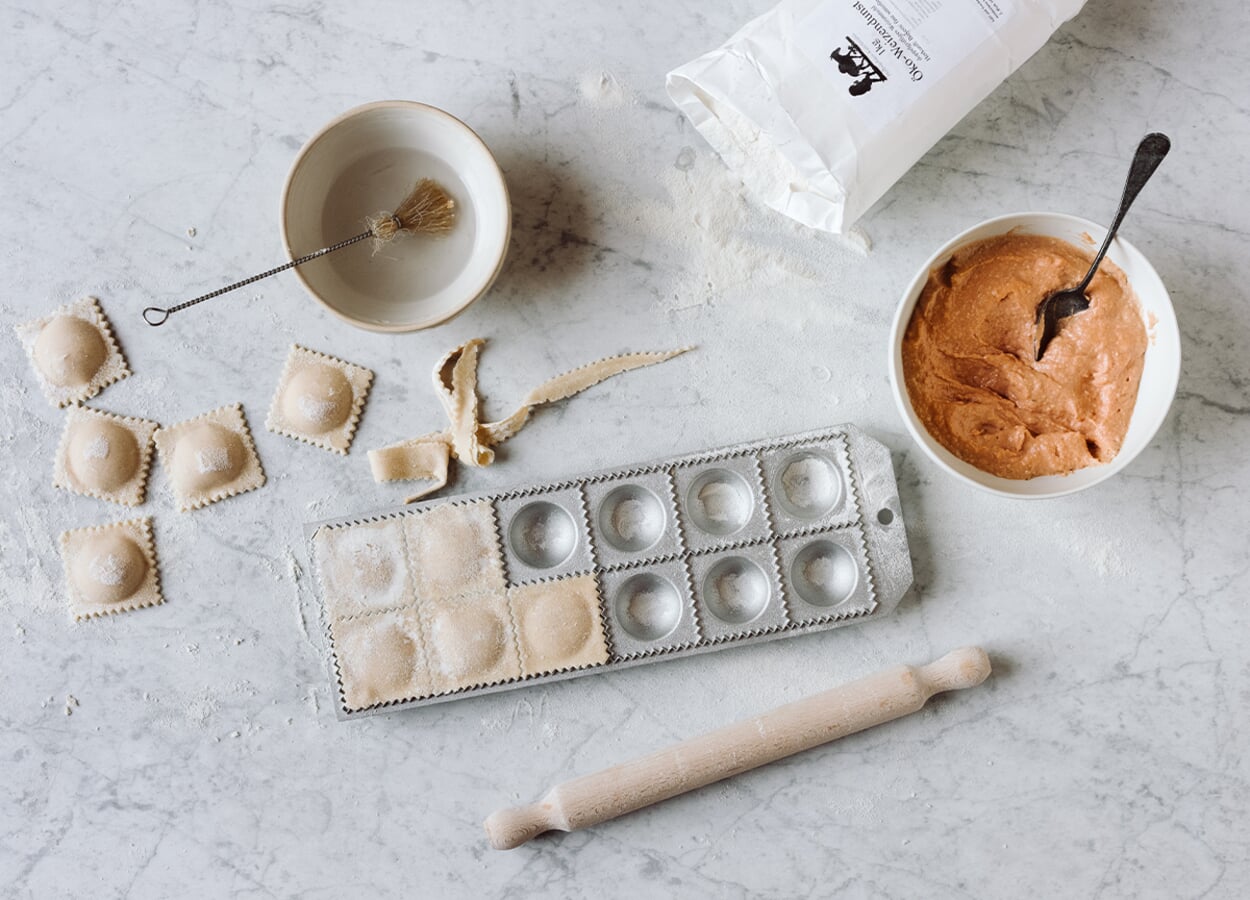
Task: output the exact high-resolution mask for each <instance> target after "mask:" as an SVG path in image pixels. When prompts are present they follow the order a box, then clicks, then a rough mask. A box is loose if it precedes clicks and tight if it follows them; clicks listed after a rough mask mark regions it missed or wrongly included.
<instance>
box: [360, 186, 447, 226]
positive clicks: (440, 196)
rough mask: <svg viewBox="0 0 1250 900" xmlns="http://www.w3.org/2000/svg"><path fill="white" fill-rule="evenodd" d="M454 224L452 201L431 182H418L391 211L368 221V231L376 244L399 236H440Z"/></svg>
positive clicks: (440, 188)
mask: <svg viewBox="0 0 1250 900" xmlns="http://www.w3.org/2000/svg"><path fill="white" fill-rule="evenodd" d="M455 224H456V201H455V200H453V199H452V198H451V197H450V196H449V195H448V193H447V192H446V191H445V190H443V187H442V185H440V184H439V183H438V182H437V181H434V180H433V179H431V178H422V179H421V180H420V181H418V182H417V184H416V186H415V187H414V188H413V189H412V192H411V193H410V194H408V196H407V197H405V198H404V201H403V202H402V203H400V204H399V206H397V207H396V208H395V211H394V212H393V213H383V214H381V215H379V216H377V217H376V218H374V219H370V220H369V230H370V231H371V232H372V233H373V236H374V237H375V238H377V239H378V240H379V241H389V240H391V239H393V238H395V237H397V236H398V235H400V234H426V235H433V236H437V235H443V234H447V232H449V231H451V229H452V227H453V226H454V225H455Z"/></svg>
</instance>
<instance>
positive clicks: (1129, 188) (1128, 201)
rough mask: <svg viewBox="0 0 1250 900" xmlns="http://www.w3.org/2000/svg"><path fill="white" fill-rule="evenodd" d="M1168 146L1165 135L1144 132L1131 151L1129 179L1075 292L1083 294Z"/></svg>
mask: <svg viewBox="0 0 1250 900" xmlns="http://www.w3.org/2000/svg"><path fill="white" fill-rule="evenodd" d="M1171 149H1172V142H1171V141H1170V140H1168V136H1167V135H1166V134H1160V133H1159V132H1157V131H1155V132H1152V133H1150V134H1148V135H1146V136H1145V137H1144V138H1142V139H1141V143H1140V144H1138V145H1137V152H1136V153H1134V154H1133V164H1132V165H1131V166H1129V169H1128V178H1127V179H1126V180H1125V182H1124V193H1123V194H1121V195H1120V208H1119V210H1117V211H1116V214H1115V219H1114V220H1112V222H1111V227H1110V228H1108V229H1107V236H1106V237H1105V238H1103V241H1102V246H1101V247H1099V248H1098V255H1097V256H1095V257H1094V264H1093V265H1092V266H1090V267H1089V272H1087V273H1086V274H1085V280H1084V281H1082V282H1081V284H1080V286H1079V287H1077V288H1076V290H1077V291H1080V292H1081V293H1085V289H1086V288H1087V287H1089V283H1090V282H1091V281H1093V280H1094V273H1095V272H1096V271H1098V266H1099V264H1100V263H1101V262H1102V258H1103V257H1104V256H1106V255H1107V248H1108V247H1110V246H1111V241H1112V240H1113V239H1114V238H1115V233H1116V232H1117V231H1119V230H1120V223H1121V222H1123V221H1124V216H1125V214H1127V213H1128V208H1129V207H1130V206H1132V205H1133V201H1134V200H1136V199H1137V195H1138V194H1140V193H1141V189H1142V188H1144V187H1145V186H1146V182H1147V181H1149V180H1150V176H1151V175H1153V174H1154V173H1155V169H1157V168H1159V163H1161V162H1163V157H1165V156H1167V155H1168V151H1169V150H1171Z"/></svg>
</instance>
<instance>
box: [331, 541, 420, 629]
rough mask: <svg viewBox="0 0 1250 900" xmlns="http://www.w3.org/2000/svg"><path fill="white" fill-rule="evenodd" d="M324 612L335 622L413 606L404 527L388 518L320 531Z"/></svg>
mask: <svg viewBox="0 0 1250 900" xmlns="http://www.w3.org/2000/svg"><path fill="white" fill-rule="evenodd" d="M316 546H317V550H316V552H317V557H318V559H319V561H320V566H321V581H322V585H323V587H324V588H325V604H326V611H327V612H328V613H329V614H330V615H331V616H332V617H335V618H344V617H349V616H357V615H362V614H364V613H371V612H382V611H385V610H388V609H396V608H398V607H400V606H405V605H410V604H411V603H412V602H413V599H414V595H413V592H412V579H411V577H410V576H409V574H408V561H407V558H406V557H407V552H406V549H405V546H404V523H403V522H401V521H400V520H398V519H388V520H384V521H381V522H374V523H370V524H366V525H357V526H356V527H355V528H340V529H333V528H329V529H325V530H323V531H320V532H318V533H317V538H316Z"/></svg>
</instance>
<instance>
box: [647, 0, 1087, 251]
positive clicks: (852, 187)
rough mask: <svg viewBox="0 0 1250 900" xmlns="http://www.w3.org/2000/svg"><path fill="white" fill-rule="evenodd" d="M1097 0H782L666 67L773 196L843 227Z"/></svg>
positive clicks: (831, 227)
mask: <svg viewBox="0 0 1250 900" xmlns="http://www.w3.org/2000/svg"><path fill="white" fill-rule="evenodd" d="M1084 3H1085V0H783V2H782V3H780V4H778V5H777V6H776V7H775V8H774V9H772V10H771V11H769V12H767V13H765V14H764V15H762V16H760V17H759V18H758V19H756V20H755V21H753V22H750V23H748V24H747V25H746V26H745V27H744V28H743V29H742V30H741V31H739V32H738V33H737V34H735V35H734V36H733V37H732V38H730V39H729V41H728V42H726V43H725V45H724V46H722V47H720V48H719V49H717V50H713V51H712V52H711V53H706V54H704V55H703V56H700V57H699V58H698V59H696V60H694V61H693V62H690V63H687V64H686V65H684V66H682V67H681V68H679V69H676V70H674V71H672V72H670V73H669V75H668V93H669V96H670V97H672V98H673V101H674V102H675V103H676V104H677V106H678V107H679V108H680V109H681V111H682V112H683V113H685V114H686V116H688V117H689V118H690V120H691V121H692V122H693V123H694V125H695V127H697V128H698V129H699V131H700V132H701V133H702V134H703V136H704V137H705V138H707V140H708V143H710V144H711V145H712V147H713V148H714V149H715V150H716V151H717V152H718V153H719V154H720V155H721V157H722V158H723V159H724V160H725V162H726V164H727V165H728V166H729V167H730V168H731V169H732V170H733V171H734V172H736V173H737V174H738V175H739V176H740V177H741V178H742V180H743V182H744V183H745V184H746V186H747V187H748V188H749V189H750V190H751V191H752V192H754V193H755V194H756V195H757V196H758V197H759V198H760V199H761V200H762V201H763V202H764V203H766V204H768V205H769V206H771V207H772V208H773V209H776V210H777V211H778V212H781V213H784V214H785V215H787V216H789V217H791V218H792V219H797V220H798V221H800V222H802V223H803V224H804V225H810V226H811V227H813V228H820V229H823V230H825V231H832V232H837V233H841V232H843V231H845V230H847V229H848V228H850V226H851V225H852V224H854V222H855V220H856V219H858V218H859V217H860V216H861V215H862V214H863V213H864V212H865V211H866V210H867V209H868V207H870V206H872V204H873V203H875V202H876V201H877V199H878V198H880V197H881V195H882V194H884V193H885V192H886V190H888V189H889V187H890V186H891V185H892V184H894V182H895V181H897V180H898V179H899V178H900V177H901V176H902V175H903V173H904V172H906V171H907V170H908V169H909V168H911V166H912V165H913V164H914V163H915V162H916V160H918V159H919V158H920V157H921V156H923V155H924V153H925V151H927V150H928V149H929V148H930V147H932V146H933V145H934V144H935V143H937V141H938V139H939V138H941V137H942V136H943V135H944V134H946V132H947V131H949V130H950V129H951V128H952V127H953V126H954V125H955V123H956V122H958V121H959V120H960V119H961V118H963V116H964V115H965V114H967V112H968V111H969V110H971V109H972V107H974V106H976V105H977V104H978V103H979V102H981V100H983V99H984V98H985V97H986V95H988V94H989V93H990V91H992V90H994V88H996V87H997V86H998V85H999V84H1000V83H1001V82H1002V81H1003V79H1004V78H1006V77H1007V76H1008V75H1010V74H1011V73H1012V72H1014V71H1015V70H1016V69H1017V68H1019V66H1020V65H1021V64H1022V63H1023V62H1024V61H1025V60H1026V59H1028V58H1029V57H1030V56H1032V55H1033V54H1034V53H1035V52H1037V50H1038V49H1039V48H1040V47H1041V46H1042V44H1044V43H1046V41H1047V40H1048V39H1049V38H1050V36H1051V34H1053V33H1054V31H1055V29H1056V28H1058V27H1059V26H1060V25H1061V24H1062V23H1063V22H1065V21H1066V20H1068V19H1070V18H1071V17H1072V16H1074V15H1076V13H1077V12H1078V11H1079V10H1080V9H1081V7H1082V6H1083V5H1084Z"/></svg>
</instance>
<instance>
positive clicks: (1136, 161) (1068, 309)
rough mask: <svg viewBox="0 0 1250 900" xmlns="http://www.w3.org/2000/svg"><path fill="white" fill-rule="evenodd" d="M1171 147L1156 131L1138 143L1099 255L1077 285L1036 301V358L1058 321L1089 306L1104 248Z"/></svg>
mask: <svg viewBox="0 0 1250 900" xmlns="http://www.w3.org/2000/svg"><path fill="white" fill-rule="evenodd" d="M1170 149H1172V142H1171V141H1169V140H1168V136H1167V135H1166V134H1160V133H1158V132H1157V131H1156V132H1153V133H1151V134H1148V135H1146V136H1145V137H1144V138H1142V141H1141V143H1140V144H1138V145H1137V152H1136V153H1135V154H1133V164H1132V165H1131V166H1129V170H1128V180H1127V181H1125V182H1124V193H1123V194H1122V195H1121V196H1120V209H1119V211H1118V212H1116V214H1115V220H1114V221H1113V222H1112V223H1111V227H1110V228H1109V229H1107V236H1106V238H1104V239H1103V242H1102V247H1100V248H1099V250H1098V255H1097V256H1095V257H1094V264H1093V265H1091V266H1090V267H1089V272H1087V273H1086V275H1085V280H1084V281H1082V282H1081V283H1080V284H1078V285H1077V286H1076V287H1073V288H1065V289H1064V290H1062V291H1056V292H1055V293H1053V294H1051V295H1050V296H1049V297H1047V298H1046V299H1044V300H1043V301H1042V302H1041V303H1039V304H1037V314H1036V315H1035V316H1034V317H1033V324H1034V326H1036V325H1037V324H1038V323H1039V322H1040V323H1041V326H1042V333H1041V336H1040V337H1039V338H1038V341H1037V357H1036V359H1037V361H1039V362H1040V361H1041V359H1042V354H1043V353H1045V352H1046V348H1047V347H1048V346H1049V345H1050V341H1051V338H1053V337H1054V336H1055V332H1056V331H1057V330H1058V328H1059V320H1060V319H1065V318H1067V317H1068V316H1070V315H1073V314H1075V313H1079V312H1084V311H1085V310H1087V309H1089V298H1088V297H1086V296H1085V289H1086V288H1087V287H1089V283H1090V282H1091V281H1093V280H1094V273H1095V272H1097V271H1098V265H1099V264H1100V263H1101V262H1102V258H1103V257H1104V256H1105V255H1106V253H1107V248H1108V247H1110V246H1111V239H1112V238H1114V237H1115V233H1116V232H1117V231H1118V230H1119V228H1120V223H1121V222H1123V221H1124V215H1125V213H1127V212H1128V208H1129V207H1130V206H1132V205H1133V201H1134V200H1136V199H1137V195H1138V194H1139V193H1140V192H1141V189H1142V188H1143V187H1145V186H1146V182H1147V181H1149V180H1150V176H1151V175H1153V174H1154V172H1155V169H1157V168H1159V163H1161V162H1163V157H1165V156H1167V155H1168V150H1170Z"/></svg>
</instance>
